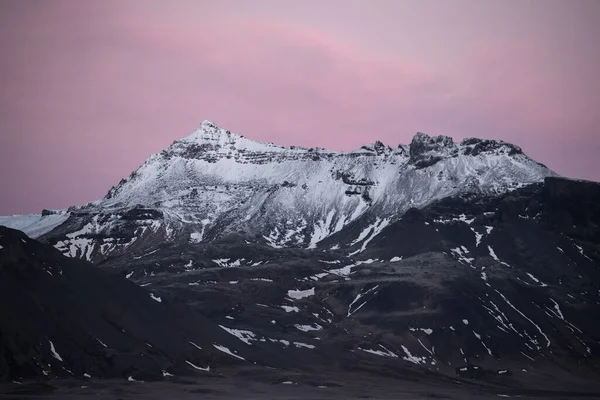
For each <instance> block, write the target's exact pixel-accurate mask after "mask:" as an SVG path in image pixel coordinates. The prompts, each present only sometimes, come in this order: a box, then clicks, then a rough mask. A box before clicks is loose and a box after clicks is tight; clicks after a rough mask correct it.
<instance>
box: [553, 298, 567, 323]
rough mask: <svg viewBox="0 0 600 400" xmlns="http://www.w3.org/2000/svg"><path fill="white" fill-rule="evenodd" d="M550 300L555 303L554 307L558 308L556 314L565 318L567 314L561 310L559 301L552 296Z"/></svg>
mask: <svg viewBox="0 0 600 400" xmlns="http://www.w3.org/2000/svg"><path fill="white" fill-rule="evenodd" d="M550 301H551V302H553V303H554V309H555V310H556V314H557V315H558V316H559V317H560V319H562V320H564V319H565V316H564V315H563V313H562V311H561V310H560V307H559V306H558V303H557V302H556V301H555V300H554V299H552V298H551V299H550Z"/></svg>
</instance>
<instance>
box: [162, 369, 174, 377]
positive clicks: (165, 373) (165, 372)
mask: <svg viewBox="0 0 600 400" xmlns="http://www.w3.org/2000/svg"><path fill="white" fill-rule="evenodd" d="M162 374H163V376H165V377H167V376H174V375H173V374H170V373H168V372H167V370H166V369H163V370H162Z"/></svg>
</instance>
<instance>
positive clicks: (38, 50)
mask: <svg viewBox="0 0 600 400" xmlns="http://www.w3.org/2000/svg"><path fill="white" fill-rule="evenodd" d="M598 21H600V1H598V0H563V1H557V0H538V1H536V0H496V1H488V0H473V1H467V0H453V1H449V0H439V1H432V0H418V1H416V0H410V1H408V0H407V1H403V0H389V1H388V0H369V1H364V0H305V1H293V0H273V1H261V0H252V1H248V0H214V1H201V0H181V1H164V0H139V1H137V0H114V1H113V0H102V1H78V0H73V1H58V0H52V1H51V0H47V1H29V0H14V1H10V0H8V1H7V0H0V50H1V59H0V188H1V189H0V215H5V214H13V213H30V212H39V211H40V210H41V209H42V208H62V207H67V206H70V205H78V204H83V203H86V202H88V201H92V200H95V199H97V198H100V197H102V196H103V195H104V194H105V193H106V192H107V191H108V189H109V188H110V187H111V186H112V185H113V184H116V183H118V182H119V180H120V179H121V178H122V177H124V176H127V175H128V174H129V173H130V172H131V171H132V170H133V169H135V168H136V167H137V166H139V165H140V164H141V163H142V162H143V161H144V160H145V159H146V158H147V157H148V156H149V155H150V154H152V153H155V152H158V151H160V150H162V149H163V148H165V147H167V146H168V145H169V144H171V143H172V142H173V140H175V139H178V138H181V137H183V136H186V135H187V134H189V133H191V132H192V131H193V130H194V129H195V127H196V126H197V125H198V124H199V123H200V122H201V121H202V120H204V119H209V120H211V121H213V122H216V123H217V124H219V125H220V126H222V127H224V128H227V129H229V130H231V131H233V132H236V133H240V134H243V135H245V136H247V137H249V138H251V139H255V140H261V141H271V142H275V143H278V144H282V145H300V146H306V147H314V146H319V147H326V148H331V149H336V150H351V149H355V148H358V147H360V146H361V145H362V144H365V143H371V142H374V141H375V140H381V141H383V142H384V143H386V144H389V145H397V144H399V143H408V142H410V140H411V138H412V136H413V135H414V133H415V132H416V131H423V132H426V133H428V134H430V135H439V134H443V135H449V136H452V137H454V138H455V140H459V139H462V138H465V137H470V136H476V137H483V138H496V139H503V140H506V141H510V142H513V143H515V144H518V145H520V146H521V147H522V148H523V149H524V150H525V152H526V153H527V154H528V155H530V156H531V157H533V158H535V159H537V160H538V161H540V162H543V163H545V164H546V165H547V166H549V167H550V168H552V169H553V170H555V171H556V172H558V173H560V174H563V175H566V176H569V177H577V178H585V179H592V180H600V72H599V71H600V46H599V45H598V38H599V37H600V23H599V22H598Z"/></svg>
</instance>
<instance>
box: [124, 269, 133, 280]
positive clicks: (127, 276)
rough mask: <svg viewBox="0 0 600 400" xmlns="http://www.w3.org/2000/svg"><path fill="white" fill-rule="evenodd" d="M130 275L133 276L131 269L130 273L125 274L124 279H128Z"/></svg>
mask: <svg viewBox="0 0 600 400" xmlns="http://www.w3.org/2000/svg"><path fill="white" fill-rule="evenodd" d="M132 276H133V271H131V272H130V273H128V274H127V275H126V276H125V278H126V279H129V278H131V277H132Z"/></svg>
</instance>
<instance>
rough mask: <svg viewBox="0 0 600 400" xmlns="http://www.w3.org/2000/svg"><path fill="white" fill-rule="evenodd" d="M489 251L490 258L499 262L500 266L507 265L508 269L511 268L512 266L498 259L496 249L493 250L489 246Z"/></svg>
mask: <svg viewBox="0 0 600 400" xmlns="http://www.w3.org/2000/svg"><path fill="white" fill-rule="evenodd" d="M488 251H489V252H490V256H491V257H492V258H493V259H494V260H496V261H498V262H499V263H500V264H502V265H506V266H507V267H510V265H508V264H507V263H505V262H504V261H500V259H499V258H498V256H497V255H496V252H494V249H492V246H489V245H488Z"/></svg>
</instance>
